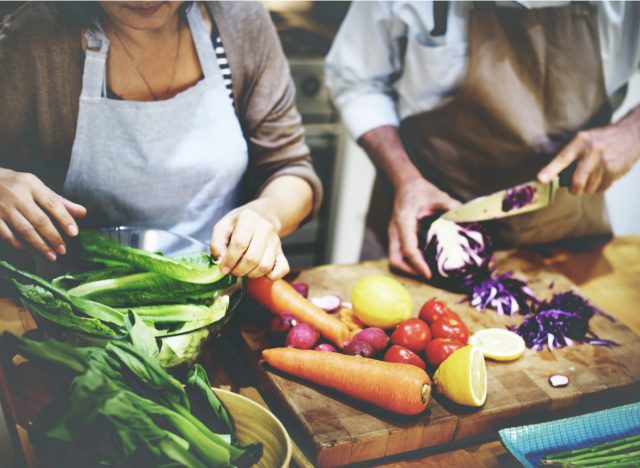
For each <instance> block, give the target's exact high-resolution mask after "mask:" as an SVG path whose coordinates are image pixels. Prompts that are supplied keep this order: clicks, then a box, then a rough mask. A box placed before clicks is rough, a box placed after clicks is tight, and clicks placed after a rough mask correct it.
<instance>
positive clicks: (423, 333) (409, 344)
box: [391, 318, 431, 353]
mask: <svg viewBox="0 0 640 468" xmlns="http://www.w3.org/2000/svg"><path fill="white" fill-rule="evenodd" d="M429 340H431V330H429V325H427V324H426V323H424V322H423V321H422V320H420V319H419V318H410V319H408V320H405V321H404V322H401V323H400V324H399V325H398V326H397V327H396V329H395V330H394V331H393V333H392V334H391V343H393V344H395V345H400V346H404V347H405V348H408V349H410V350H411V351H413V352H414V353H421V352H422V350H423V349H424V347H425V346H427V343H428V342H429Z"/></svg>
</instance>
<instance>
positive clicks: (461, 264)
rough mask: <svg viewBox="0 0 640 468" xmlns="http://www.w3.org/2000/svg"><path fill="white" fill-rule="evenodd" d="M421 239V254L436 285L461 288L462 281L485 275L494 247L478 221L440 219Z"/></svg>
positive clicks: (454, 289) (462, 285) (456, 289)
mask: <svg viewBox="0 0 640 468" xmlns="http://www.w3.org/2000/svg"><path fill="white" fill-rule="evenodd" d="M422 238H423V239H424V240H423V242H424V248H423V255H424V258H425V261H426V262H427V265H428V266H429V268H430V269H431V274H432V281H433V282H434V283H435V284H438V285H440V286H442V287H443V288H445V289H449V290H452V291H460V290H462V289H463V287H464V284H465V283H467V282H469V281H473V279H474V278H476V277H478V276H482V275H484V276H486V272H487V269H488V268H489V264H490V262H491V260H492V256H493V248H492V244H491V240H490V238H489V236H488V235H487V233H486V232H485V230H484V229H483V228H482V226H481V225H480V224H478V223H461V224H457V223H454V222H453V221H448V220H445V219H442V218H439V219H436V220H435V221H433V223H431V225H430V226H429V228H428V231H427V234H426V236H422Z"/></svg>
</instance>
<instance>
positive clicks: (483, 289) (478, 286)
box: [464, 270, 539, 315]
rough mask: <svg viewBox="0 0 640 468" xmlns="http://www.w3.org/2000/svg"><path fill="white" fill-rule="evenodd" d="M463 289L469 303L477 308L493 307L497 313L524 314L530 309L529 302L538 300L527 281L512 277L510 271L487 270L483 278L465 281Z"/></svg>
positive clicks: (532, 302)
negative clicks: (502, 272) (500, 273)
mask: <svg viewBox="0 0 640 468" xmlns="http://www.w3.org/2000/svg"><path fill="white" fill-rule="evenodd" d="M464 290H465V292H466V294H467V299H468V300H469V303H470V304H471V305H472V306H473V307H475V308H476V309H477V310H483V309H493V310H495V311H496V312H498V314H499V315H513V314H516V313H519V314H522V315H526V314H528V313H529V312H530V311H531V306H530V304H537V303H538V302H539V300H538V298H537V297H536V296H535V294H534V293H533V291H531V289H530V288H529V287H528V286H527V283H526V282H525V281H523V280H520V279H517V278H514V277H513V272H512V271H508V272H506V273H504V274H502V275H498V273H497V272H496V271H495V270H492V271H489V272H488V273H487V275H486V277H485V278H473V279H472V280H469V281H466V282H465V284H464Z"/></svg>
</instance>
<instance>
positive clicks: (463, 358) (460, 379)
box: [433, 346, 487, 406]
mask: <svg viewBox="0 0 640 468" xmlns="http://www.w3.org/2000/svg"><path fill="white" fill-rule="evenodd" d="M433 383H434V384H435V387H436V389H437V390H438V392H439V393H440V394H442V395H444V396H445V397H447V398H448V399H450V400H451V401H453V402H455V403H458V404H460V405H466V406H482V405H484V402H485V401H486V400H487V368H486V366H485V363H484V356H483V355H482V352H481V351H480V350H479V349H478V348H476V347H475V346H465V347H464V348H460V349H458V350H456V351H454V352H453V354H451V355H450V356H449V357H448V358H447V359H445V360H444V362H443V363H442V364H440V367H438V369H437V370H436V373H435V374H434V375H433Z"/></svg>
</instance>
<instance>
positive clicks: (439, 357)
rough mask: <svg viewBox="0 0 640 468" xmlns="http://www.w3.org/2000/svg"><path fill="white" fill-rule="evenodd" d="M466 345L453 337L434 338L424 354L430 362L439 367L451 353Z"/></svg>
mask: <svg viewBox="0 0 640 468" xmlns="http://www.w3.org/2000/svg"><path fill="white" fill-rule="evenodd" d="M464 346H465V345H464V343H461V342H460V341H456V340H452V339H451V338H434V339H433V340H431V341H429V343H427V347H426V348H425V350H424V355H425V357H426V358H427V362H428V363H429V364H431V365H432V366H433V367H438V366H439V365H440V364H441V363H442V361H444V360H445V359H447V358H448V357H449V355H450V354H451V353H453V352H454V351H455V350H456V349H460V348H462V347H464Z"/></svg>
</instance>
